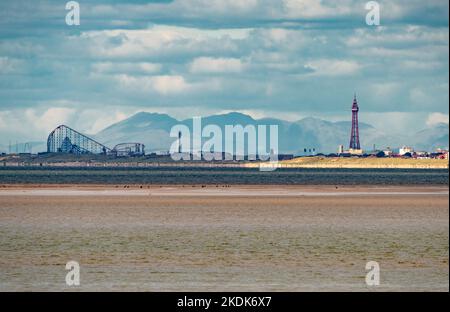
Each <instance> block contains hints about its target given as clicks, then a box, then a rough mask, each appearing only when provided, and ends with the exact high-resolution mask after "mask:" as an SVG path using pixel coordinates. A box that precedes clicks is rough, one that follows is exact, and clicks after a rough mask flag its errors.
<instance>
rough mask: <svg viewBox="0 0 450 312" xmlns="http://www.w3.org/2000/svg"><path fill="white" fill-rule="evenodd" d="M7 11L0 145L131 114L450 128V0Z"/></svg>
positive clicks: (90, 3)
mask: <svg viewBox="0 0 450 312" xmlns="http://www.w3.org/2000/svg"><path fill="white" fill-rule="evenodd" d="M66 2H67V1H61V0H46V1H41V0H29V1H24V0H15V1H3V0H2V1H0V144H7V142H8V141H9V140H13V141H16V140H19V141H33V140H35V141H44V140H46V137H47V135H48V133H49V132H50V131H51V130H52V129H53V128H55V127H56V126H57V125H59V124H67V125H69V126H72V127H73V128H75V129H77V130H79V131H82V132H85V133H92V134H93V133H96V132H98V131H100V130H101V129H103V128H104V127H106V126H108V125H110V124H112V123H114V122H117V121H120V120H123V119H125V118H127V117H129V116H131V115H133V114H134V113H136V112H139V111H147V112H159V113H168V114H170V115H171V116H174V117H176V118H180V119H182V118H191V117H193V116H206V115H211V114H218V113H225V112H229V111H240V112H243V113H248V114H250V115H252V116H253V117H255V118H262V117H277V118H281V119H285V120H290V121H295V120H299V119H301V118H304V117H309V116H312V117H317V118H323V119H326V120H330V121H340V120H350V109H351V104H352V99H353V94H354V93H356V94H357V97H358V100H359V103H360V119H361V120H362V121H363V122H366V123H370V124H372V125H374V126H375V127H378V128H380V129H383V131H385V132H389V131H390V132H392V133H393V134H395V133H406V132H411V131H413V130H414V131H416V130H420V129H422V128H427V127H431V126H433V125H436V124H437V123H442V122H443V123H447V124H448V119H449V108H448V103H449V69H448V66H449V16H448V10H449V8H448V6H449V2H448V1H447V0H429V1H422V0H384V1H378V3H379V4H380V25H379V26H373V25H372V26H369V25H367V23H366V14H367V13H368V10H367V9H366V8H365V5H366V2H367V1H359V0H340V1H331V0H174V1H163V0H159V1H139V0H133V1H123V0H110V1H107V0H96V1H94V0H80V1H78V3H79V5H80V25H79V26H77V25H73V26H69V25H67V24H66V14H67V13H68V12H69V11H68V10H66Z"/></svg>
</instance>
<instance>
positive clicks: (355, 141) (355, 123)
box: [350, 92, 361, 150]
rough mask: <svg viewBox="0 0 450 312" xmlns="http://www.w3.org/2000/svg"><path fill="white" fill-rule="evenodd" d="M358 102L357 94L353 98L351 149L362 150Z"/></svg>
mask: <svg viewBox="0 0 450 312" xmlns="http://www.w3.org/2000/svg"><path fill="white" fill-rule="evenodd" d="M358 112H359V107H358V101H357V100H356V92H355V96H354V98H353V105H352V132H351V134H350V149H353V150H360V149H361V144H360V142H359V120H358Z"/></svg>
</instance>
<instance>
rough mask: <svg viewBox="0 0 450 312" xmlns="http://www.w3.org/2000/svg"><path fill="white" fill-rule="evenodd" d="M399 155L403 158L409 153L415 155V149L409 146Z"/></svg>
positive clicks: (402, 149) (401, 150) (400, 151)
mask: <svg viewBox="0 0 450 312" xmlns="http://www.w3.org/2000/svg"><path fill="white" fill-rule="evenodd" d="M398 153H399V155H401V156H403V155H405V154H407V153H411V154H412V153H414V149H413V148H412V147H409V146H403V147H402V148H401V149H400V150H399V151H398Z"/></svg>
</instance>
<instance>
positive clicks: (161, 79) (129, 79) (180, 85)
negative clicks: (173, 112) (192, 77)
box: [116, 75, 190, 95]
mask: <svg viewBox="0 0 450 312" xmlns="http://www.w3.org/2000/svg"><path fill="white" fill-rule="evenodd" d="M116 79H117V81H118V82H119V84H120V86H121V87H122V88H125V89H127V90H132V91H133V92H134V91H141V92H145V93H147V92H150V91H155V92H157V93H160V94H162V95H169V94H174V93H180V92H183V91H187V90H189V88H190V85H189V84H188V83H187V82H186V81H185V80H184V78H183V77H182V76H177V75H175V76H168V75H165V76H148V77H134V76H130V75H117V76H116Z"/></svg>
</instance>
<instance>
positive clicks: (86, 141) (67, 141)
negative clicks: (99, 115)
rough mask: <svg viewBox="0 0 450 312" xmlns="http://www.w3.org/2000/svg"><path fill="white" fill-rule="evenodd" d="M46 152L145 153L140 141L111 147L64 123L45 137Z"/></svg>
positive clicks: (134, 154)
mask: <svg viewBox="0 0 450 312" xmlns="http://www.w3.org/2000/svg"><path fill="white" fill-rule="evenodd" d="M47 152H48V153H66V154H75V155H81V154H97V155H115V156H142V155H145V146H144V145H143V144H141V143H120V144H118V145H116V146H115V147H114V148H113V149H111V148H109V147H107V146H105V145H103V144H101V143H99V142H97V141H96V140H94V139H92V138H90V137H88V136H86V135H84V134H82V133H80V132H78V131H76V130H74V129H72V128H70V127H68V126H65V125H61V126H58V127H57V128H56V129H55V130H53V131H52V132H51V133H50V134H49V136H48V139H47Z"/></svg>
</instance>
